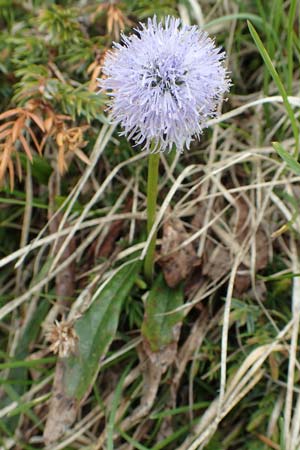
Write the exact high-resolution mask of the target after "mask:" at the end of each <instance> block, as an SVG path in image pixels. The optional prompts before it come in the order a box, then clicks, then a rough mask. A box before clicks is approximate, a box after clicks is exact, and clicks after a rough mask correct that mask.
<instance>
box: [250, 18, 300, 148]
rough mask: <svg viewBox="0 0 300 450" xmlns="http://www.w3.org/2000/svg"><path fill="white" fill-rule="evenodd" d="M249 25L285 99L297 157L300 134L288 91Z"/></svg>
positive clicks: (253, 29)
mask: <svg viewBox="0 0 300 450" xmlns="http://www.w3.org/2000/svg"><path fill="white" fill-rule="evenodd" d="M247 23H248V28H249V31H250V33H251V36H252V38H253V40H254V42H255V44H256V46H257V48H258V50H259V53H260V55H261V57H262V59H263V60H264V62H265V64H266V66H267V69H268V70H269V72H270V74H271V76H272V78H273V80H274V82H275V83H276V86H277V89H278V91H279V93H280V95H281V97H282V99H283V104H284V106H285V109H286V111H287V113H288V116H289V119H290V122H291V126H292V130H293V134H294V138H295V147H296V151H295V155H297V154H298V150H299V132H298V125H297V121H296V118H295V115H294V111H293V109H292V107H291V105H290V102H289V99H288V96H287V93H286V90H285V88H284V86H283V83H282V81H281V79H280V77H279V75H278V72H277V70H276V69H275V67H274V64H273V62H272V60H271V58H270V56H269V54H268V52H267V50H266V49H265V47H264V45H263V43H262V41H261V39H260V37H259V35H258V34H257V31H256V30H255V28H254V26H253V25H252V24H251V23H250V22H249V21H247Z"/></svg>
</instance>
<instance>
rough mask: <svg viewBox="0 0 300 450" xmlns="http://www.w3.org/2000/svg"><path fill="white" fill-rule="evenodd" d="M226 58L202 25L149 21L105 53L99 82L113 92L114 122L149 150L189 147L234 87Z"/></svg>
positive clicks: (104, 88) (124, 132) (171, 19)
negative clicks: (102, 74) (200, 26)
mask: <svg viewBox="0 0 300 450" xmlns="http://www.w3.org/2000/svg"><path fill="white" fill-rule="evenodd" d="M224 58H225V53H224V52H222V51H220V49H219V48H217V47H216V46H215V44H214V41H213V40H212V39H211V38H210V37H209V36H208V34H207V33H206V32H204V31H200V30H199V29H198V27H197V26H187V25H184V24H183V23H182V21H181V20H180V19H175V18H173V17H166V18H165V20H164V21H162V22H159V23H158V22H157V19H156V17H154V18H153V19H148V22H147V25H144V24H141V29H138V30H135V34H133V35H131V36H129V37H127V36H124V35H122V41H121V43H120V44H119V43H115V44H114V49H113V50H112V51H110V52H108V54H107V56H106V59H105V63H104V67H103V73H104V78H103V79H101V80H99V84H100V87H101V89H102V90H106V91H107V92H108V93H109V95H110V96H111V102H110V110H111V118H112V120H113V122H115V123H120V124H121V126H122V128H123V131H122V133H121V134H124V135H126V136H127V137H128V138H129V139H133V140H134V141H135V143H136V144H139V145H142V147H143V148H144V149H147V150H150V151H164V150H166V149H167V150H171V149H172V147H173V146H174V145H175V147H176V149H177V150H178V151H182V150H183V149H184V147H187V148H189V146H190V142H191V141H192V138H193V136H196V137H199V136H200V134H201V133H202V131H203V128H205V127H206V123H207V120H208V118H210V117H212V116H215V115H216V109H217V106H218V104H219V102H220V100H221V98H222V96H223V94H224V93H225V92H227V91H228V89H229V85H230V80H229V78H228V75H227V71H226V68H225V66H224Z"/></svg>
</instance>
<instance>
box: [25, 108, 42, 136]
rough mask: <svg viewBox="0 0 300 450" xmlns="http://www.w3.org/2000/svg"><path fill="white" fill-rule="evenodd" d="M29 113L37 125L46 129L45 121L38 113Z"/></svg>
mask: <svg viewBox="0 0 300 450" xmlns="http://www.w3.org/2000/svg"><path fill="white" fill-rule="evenodd" d="M27 114H28V116H29V117H30V118H31V119H32V120H33V121H34V122H35V123H36V124H37V126H38V127H39V128H40V129H41V130H42V131H45V127H44V122H43V121H42V119H41V118H40V117H39V116H38V115H36V114H34V113H32V112H29V111H27Z"/></svg>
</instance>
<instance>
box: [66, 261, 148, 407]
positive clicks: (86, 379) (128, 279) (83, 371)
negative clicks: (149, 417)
mask: <svg viewBox="0 0 300 450" xmlns="http://www.w3.org/2000/svg"><path fill="white" fill-rule="evenodd" d="M139 268H140V262H139V261H138V262H136V261H135V262H133V263H130V264H127V265H126V266H124V267H122V268H121V269H120V270H119V271H118V272H117V273H116V274H115V275H114V277H113V278H112V279H111V280H110V281H109V282H108V283H107V284H106V286H105V287H104V288H103V290H102V291H101V292H100V294H99V295H98V297H97V298H96V299H95V300H94V302H93V303H92V305H91V306H90V308H89V309H88V310H87V311H86V312H85V313H84V315H83V316H82V317H81V318H80V319H79V320H78V321H77V322H76V323H75V331H76V334H77V336H78V353H77V354H76V355H74V356H71V357H69V358H67V360H66V364H65V373H64V380H63V383H64V390H65V393H66V395H67V396H69V397H73V398H76V399H77V400H80V399H81V398H82V397H83V396H84V395H85V393H86V392H87V391H88V389H89V387H90V385H91V383H92V381H93V379H94V377H95V375H96V373H97V370H98V367H99V360H100V358H101V357H103V356H104V355H105V353H106V351H107V349H108V347H109V345H110V344H111V342H112V340H113V339H114V336H115V333H116V330H117V327H118V323H119V315H120V311H121V307H122V303H123V300H124V299H125V297H126V296H127V295H128V293H129V292H130V290H131V287H132V285H133V283H134V282H135V279H136V276H137V273H138V271H139Z"/></svg>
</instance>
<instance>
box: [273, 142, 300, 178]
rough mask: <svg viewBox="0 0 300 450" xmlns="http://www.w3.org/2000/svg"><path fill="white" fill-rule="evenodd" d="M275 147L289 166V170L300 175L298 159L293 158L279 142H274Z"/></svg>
mask: <svg viewBox="0 0 300 450" xmlns="http://www.w3.org/2000/svg"><path fill="white" fill-rule="evenodd" d="M273 147H274V149H275V150H276V152H277V153H278V155H279V156H280V158H282V159H283V161H284V162H285V163H286V164H287V165H288V166H289V168H290V169H291V170H292V171H293V172H294V173H295V174H296V175H300V164H299V163H298V161H296V159H295V158H293V156H292V155H291V154H290V153H289V152H287V151H286V150H285V149H284V148H283V147H282V145H281V144H280V143H279V142H273Z"/></svg>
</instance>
